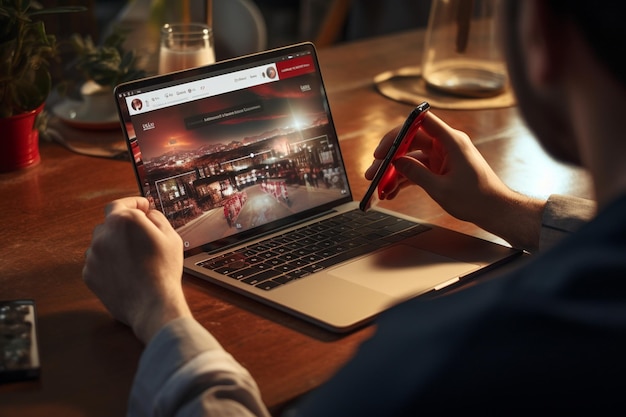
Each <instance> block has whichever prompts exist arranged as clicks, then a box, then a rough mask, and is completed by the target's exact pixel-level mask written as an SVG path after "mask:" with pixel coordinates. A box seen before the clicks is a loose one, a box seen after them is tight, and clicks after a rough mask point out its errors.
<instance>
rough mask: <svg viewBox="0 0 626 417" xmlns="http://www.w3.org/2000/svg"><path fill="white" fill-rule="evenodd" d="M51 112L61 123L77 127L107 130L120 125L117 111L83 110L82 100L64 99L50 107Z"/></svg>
mask: <svg viewBox="0 0 626 417" xmlns="http://www.w3.org/2000/svg"><path fill="white" fill-rule="evenodd" d="M52 113H53V114H54V115H55V116H56V117H58V118H59V119H60V120H61V121H62V122H63V123H66V124H67V125H69V126H72V127H75V128H78V129H91V130H108V129H116V128H119V127H120V122H119V119H118V117H117V113H111V114H105V115H103V114H99V113H95V112H85V104H84V103H83V102H82V101H78V100H71V99H66V100H63V101H61V102H60V103H59V104H57V105H56V106H54V107H53V108H52Z"/></svg>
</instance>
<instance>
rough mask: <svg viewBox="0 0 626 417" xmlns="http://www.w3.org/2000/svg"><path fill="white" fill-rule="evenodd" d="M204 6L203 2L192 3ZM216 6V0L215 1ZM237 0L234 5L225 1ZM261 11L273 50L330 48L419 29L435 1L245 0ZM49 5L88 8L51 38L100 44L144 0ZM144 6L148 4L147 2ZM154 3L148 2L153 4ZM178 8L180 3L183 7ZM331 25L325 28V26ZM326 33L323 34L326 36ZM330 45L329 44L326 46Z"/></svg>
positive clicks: (63, 20) (54, 0) (65, 20)
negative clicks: (86, 38) (312, 45)
mask: <svg viewBox="0 0 626 417" xmlns="http://www.w3.org/2000/svg"><path fill="white" fill-rule="evenodd" d="M191 1H199V0H191ZM214 1H215V0H214ZM222 1H232V0H222ZM246 1H248V2H250V3H254V5H255V6H256V7H257V8H258V9H259V10H260V12H261V14H262V16H263V18H264V19H265V23H266V27H267V35H268V37H267V39H268V45H267V46H268V47H269V48H272V47H276V46H282V45H285V44H289V43H293V42H298V41H303V40H311V41H314V40H316V39H318V38H320V37H321V35H326V36H328V38H326V39H328V40H327V42H328V44H332V43H338V42H345V41H351V40H357V39H362V38H366V37H369V36H377V35H383V34H388V33H393V32H397V31H403V30H407V29H410V28H414V27H423V26H425V25H426V22H427V20H428V11H429V8H430V0H246ZM40 2H41V3H42V4H44V5H46V6H50V5H68V4H74V5H85V6H87V7H88V8H89V10H90V12H89V15H88V16H85V15H84V14H81V16H72V15H63V16H61V17H58V18H56V21H54V19H49V20H52V21H50V22H47V23H48V24H49V25H52V26H57V27H54V28H50V29H52V30H49V31H50V32H51V33H59V34H62V33H72V32H80V33H88V34H91V35H92V36H94V39H98V38H99V37H100V36H101V35H102V34H103V33H104V32H105V31H106V30H107V28H108V26H109V25H110V24H111V22H113V21H114V20H115V19H116V18H117V17H118V16H119V14H120V13H121V12H122V10H123V9H124V8H126V7H128V6H129V4H130V3H137V4H139V3H141V0H40ZM144 3H145V2H144ZM148 3H149V2H148ZM178 3H179V2H178ZM325 24H326V25H325ZM323 30H325V31H327V32H325V33H323V34H322V33H321V31H323ZM321 46H326V45H321Z"/></svg>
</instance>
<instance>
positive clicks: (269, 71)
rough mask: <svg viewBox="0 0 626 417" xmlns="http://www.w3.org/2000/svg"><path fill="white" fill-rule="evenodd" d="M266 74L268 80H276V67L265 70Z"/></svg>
mask: <svg viewBox="0 0 626 417" xmlns="http://www.w3.org/2000/svg"><path fill="white" fill-rule="evenodd" d="M265 73H266V74H267V78H269V79H270V80H272V79H274V78H276V69H275V68H274V67H269V68H268V69H266V70H265Z"/></svg>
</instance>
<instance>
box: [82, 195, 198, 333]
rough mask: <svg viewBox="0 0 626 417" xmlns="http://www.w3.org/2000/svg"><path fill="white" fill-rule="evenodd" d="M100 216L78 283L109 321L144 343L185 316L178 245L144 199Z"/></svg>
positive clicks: (131, 199)
mask: <svg viewBox="0 0 626 417" xmlns="http://www.w3.org/2000/svg"><path fill="white" fill-rule="evenodd" d="M105 214H106V216H105V220H104V223H103V224H100V225H98V226H96V228H95V230H94V233H93V238H92V242H91V246H90V247H89V249H88V250H87V253H86V260H85V266H84V268H83V279H84V280H85V283H86V284H87V286H88V287H89V288H90V289H91V290H92V291H93V292H94V293H95V294H96V295H97V296H98V298H100V300H101V301H102V303H103V304H104V305H105V307H106V308H107V309H108V310H109V311H110V312H111V314H112V315H113V317H115V318H116V319H118V320H119V321H121V322H123V323H125V324H128V325H129V326H130V327H131V328H132V329H133V331H134V332H135V334H136V335H137V337H139V338H140V339H141V340H142V341H143V342H144V343H148V342H149V340H150V339H151V338H152V336H153V335H154V334H155V333H156V332H157V331H158V330H159V329H160V328H161V327H162V326H163V325H165V324H166V323H167V322H169V321H170V320H173V319H175V318H178V317H182V316H191V312H190V310H189V307H188V306H187V302H186V301H185V297H184V294H183V291H182V285H181V279H182V270H183V245H182V240H181V238H180V236H179V235H178V234H177V233H176V231H175V230H174V229H173V228H172V227H171V225H170V224H169V223H168V221H167V219H166V218H165V216H163V214H162V213H161V212H159V211H157V210H151V209H150V207H149V203H148V200H146V199H145V198H142V197H129V198H123V199H120V200H116V201H113V202H112V203H110V204H109V205H107V207H106V209H105Z"/></svg>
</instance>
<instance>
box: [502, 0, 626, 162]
mask: <svg viewBox="0 0 626 417" xmlns="http://www.w3.org/2000/svg"><path fill="white" fill-rule="evenodd" d="M504 3H505V4H504V8H503V9H504V10H503V13H502V19H501V23H502V26H501V30H502V33H503V37H504V47H505V56H506V59H507V63H508V67H509V72H510V76H511V83H512V85H513V88H514V90H515V93H516V95H517V98H518V103H519V107H520V110H521V112H522V115H523V116H524V118H525V119H526V121H527V122H528V124H529V126H530V128H531V129H532V130H533V131H534V133H535V134H536V135H537V137H538V139H539V140H540V142H541V143H542V145H543V146H544V147H545V149H546V150H547V151H548V152H549V153H550V154H551V155H553V156H554V157H556V158H557V159H560V160H563V161H566V162H571V163H575V164H581V156H580V155H581V154H580V150H579V149H578V146H579V143H578V142H577V141H576V140H575V139H576V132H575V128H574V126H573V122H572V116H573V113H572V112H571V104H572V101H571V98H572V97H573V95H572V89H574V88H576V82H574V80H575V79H576V78H575V77H578V78H579V79H580V80H581V82H583V81H584V82H586V83H594V82H596V81H597V79H596V77H599V76H604V75H599V74H596V73H592V74H586V79H584V78H583V76H582V75H585V74H581V73H580V69H579V68H580V66H579V65H578V64H579V63H581V62H589V61H594V63H593V65H597V66H599V67H601V68H603V73H604V74H610V77H613V78H615V79H616V80H619V82H620V83H621V85H622V86H626V66H625V65H624V64H623V63H622V59H621V57H620V56H619V53H618V51H621V50H623V49H620V48H617V47H616V46H615V45H616V43H615V42H617V40H619V42H620V44H621V43H625V42H626V37H624V36H621V37H619V36H618V35H617V32H618V31H620V30H621V31H622V32H626V29H625V28H624V23H622V22H619V23H618V22H617V20H621V16H620V14H619V12H618V10H617V9H612V10H608V8H600V7H593V6H591V5H590V4H589V3H588V2H583V1H581V0H523V1H522V0H505V1H504ZM583 60H586V61H583ZM576 71H579V73H576ZM604 71H605V72H604ZM575 73H576V74H575ZM622 80H623V81H622Z"/></svg>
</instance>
